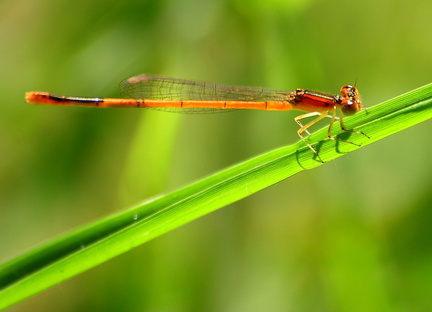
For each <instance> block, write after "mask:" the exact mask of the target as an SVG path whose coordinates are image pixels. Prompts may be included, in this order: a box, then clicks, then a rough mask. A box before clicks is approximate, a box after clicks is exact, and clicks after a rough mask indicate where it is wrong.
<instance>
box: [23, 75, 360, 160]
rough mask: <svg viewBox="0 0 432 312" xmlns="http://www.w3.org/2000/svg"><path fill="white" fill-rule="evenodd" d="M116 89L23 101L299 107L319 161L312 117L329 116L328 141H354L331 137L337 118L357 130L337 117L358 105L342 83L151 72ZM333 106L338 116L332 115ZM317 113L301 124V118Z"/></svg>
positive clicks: (193, 108)
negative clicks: (248, 81)
mask: <svg viewBox="0 0 432 312" xmlns="http://www.w3.org/2000/svg"><path fill="white" fill-rule="evenodd" d="M120 90H121V93H122V95H123V96H124V97H125V98H121V99H120V98H89V97H76V96H63V95H54V94H51V93H48V92H27V93H26V101H27V102H28V103H31V104H53V105H73V106H88V107H148V108H156V109H160V110H166V111H176V112H189V113H199V112H208V111H221V110H229V109H259V110H271V111H288V110H300V111H304V112H307V113H306V114H303V115H300V116H297V117H295V121H296V122H297V124H298V125H299V126H300V129H299V130H298V131H297V134H298V135H299V137H300V138H301V139H302V140H303V141H304V142H305V143H306V144H307V146H308V147H309V148H310V149H311V150H312V151H313V152H314V153H315V154H316V155H317V157H318V158H319V159H320V161H321V162H322V160H321V157H320V156H319V154H318V152H317V150H316V149H315V148H314V147H313V146H312V145H311V144H310V143H309V142H308V141H307V140H306V138H305V137H304V136H303V133H304V132H306V133H307V134H308V135H310V132H309V131H308V129H309V128H310V127H311V126H312V125H314V124H316V123H317V122H318V121H320V120H322V119H324V118H326V117H329V118H331V121H330V125H329V127H328V131H327V137H328V138H329V139H332V140H336V141H341V142H345V143H350V144H354V145H357V144H355V143H352V142H349V141H345V140H342V139H339V138H336V137H332V136H331V131H332V127H333V124H334V122H335V121H336V120H339V121H340V126H341V129H342V130H343V131H345V132H350V133H358V134H362V135H364V136H366V137H368V136H367V135H366V134H364V133H363V132H360V131H354V130H348V129H346V128H345V125H344V123H343V118H344V116H345V115H353V114H355V113H356V112H358V111H360V110H361V109H362V104H361V101H360V98H359V94H358V91H357V88H356V87H354V86H351V85H346V86H343V87H342V88H341V91H340V92H341V95H330V94H326V93H321V92H316V91H310V90H304V89H297V90H295V91H291V92H290V91H283V90H276V89H267V88H259V87H243V86H229V85H223V84H216V83H209V82H199V81H192V80H184V79H176V78H169V77H162V76H155V75H147V74H142V75H137V76H133V77H131V78H129V79H126V80H124V81H123V82H121V84H120ZM337 110H339V111H340V112H339V116H337ZM313 116H317V118H315V119H313V120H312V121H310V122H309V123H306V124H305V125H303V123H302V122H301V120H302V119H304V118H307V117H313Z"/></svg>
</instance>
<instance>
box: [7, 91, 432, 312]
mask: <svg viewBox="0 0 432 312" xmlns="http://www.w3.org/2000/svg"><path fill="white" fill-rule="evenodd" d="M431 116H432V84H430V85H427V86H424V87H421V88H419V89H416V90H413V91H411V92H409V93H406V94H403V95H401V96H399V97H396V98H394V99H391V100H388V101H386V102H384V103H382V104H380V105H376V106H374V107H371V108H368V109H366V110H363V111H361V112H359V113H357V114H356V115H355V116H352V117H349V118H347V119H346V126H347V128H349V129H352V128H355V130H360V131H363V132H364V133H366V134H367V135H368V136H370V139H368V138H366V137H364V136H363V135H358V134H348V133H340V131H339V130H337V129H338V128H339V127H338V126H336V127H335V129H334V132H335V133H334V134H335V135H338V137H339V138H341V139H345V140H349V141H351V142H353V143H356V144H361V145H362V147H364V146H366V145H368V144H371V143H373V142H375V141H378V140H380V139H382V138H384V137H387V136H389V135H391V134H393V133H395V132H398V131H401V130H403V129H406V128H408V127H411V126H413V125H415V124H418V123H420V122H422V121H425V120H427V119H429V118H431ZM338 131H339V132H338ZM326 132H327V130H326V129H322V130H320V131H318V132H317V133H315V134H313V135H312V136H311V137H310V138H309V141H310V142H319V143H315V144H314V146H315V147H316V148H317V149H318V151H319V153H320V156H321V158H322V159H323V160H325V161H329V160H332V159H334V158H337V157H340V156H342V155H344V154H345V153H347V152H350V151H352V150H355V149H358V148H359V147H358V146H355V145H352V144H346V143H341V142H337V141H332V140H326ZM320 165H322V163H320V162H319V161H317V159H316V156H315V155H314V153H313V152H312V151H311V150H310V149H309V148H307V147H306V146H305V144H304V143H303V142H301V141H300V142H298V143H296V144H294V145H291V146H287V147H283V148H279V149H276V150H274V151H271V152H268V153H265V154H263V155H260V156H258V157H256V158H253V159H250V160H248V161H245V162H243V163H240V164H238V165H235V166H233V167H231V168H228V169H226V170H223V171H221V172H219V173H216V174H214V175H212V176H210V177H207V178H205V179H203V180H201V181H198V182H196V183H194V184H191V185H189V186H187V187H184V188H182V189H179V190H177V191H174V192H172V193H169V194H166V195H164V196H161V197H159V198H156V199H152V200H150V201H148V202H145V203H143V204H141V205H139V206H137V207H134V208H132V209H129V210H126V211H125V212H122V213H119V214H117V215H114V216H112V217H109V218H106V219H103V220H101V221H99V222H96V223H94V224H91V225H89V226H87V227H84V228H82V229H80V230H78V231H75V232H73V233H71V234H69V235H66V236H64V237H61V238H59V239H57V240H55V241H53V242H51V243H49V244H46V245H44V246H41V247H39V248H37V249H35V250H33V251H31V252H29V253H27V254H24V255H22V256H21V257H18V258H16V259H14V260H12V261H10V262H8V263H5V264H3V265H1V266H0V309H4V308H6V307H9V306H11V305H13V304H14V303H17V302H19V301H22V300H23V299H25V298H27V297H29V296H32V295H34V294H36V293H38V292H40V291H42V290H44V289H47V288H49V287H51V286H53V285H55V284H57V283H59V282H61V281H63V280H66V279H69V278H71V277H73V276H75V275H77V274H79V273H82V272H84V271H86V270H88V269H90V268H92V267H95V266H96V265H98V264H101V263H103V262H105V261H107V260H109V259H111V258H113V257H115V256H117V255H119V254H122V253H124V252H126V251H128V250H130V249H132V248H134V247H136V246H139V245H141V244H142V243H144V242H146V241H149V240H151V239H153V238H155V237H157V236H160V235H162V234H164V233H166V232H169V231H170V230H172V229H175V228H177V227H179V226H181V225H183V224H185V223H188V222H190V221H192V220H194V219H197V218H199V217H201V216H203V215H206V214H208V213H210V212H212V211H214V210H216V209H219V208H222V207H224V206H226V205H229V204H231V203H233V202H235V201H238V200H240V199H242V198H244V197H247V196H249V195H251V194H253V193H255V192H258V191H260V190H262V189H264V188H266V187H268V186H271V185H273V184H275V183H277V182H280V181H282V180H283V179H286V178H288V177H290V176H292V175H294V174H296V173H297V172H300V171H302V170H305V169H311V168H314V167H317V166H320Z"/></svg>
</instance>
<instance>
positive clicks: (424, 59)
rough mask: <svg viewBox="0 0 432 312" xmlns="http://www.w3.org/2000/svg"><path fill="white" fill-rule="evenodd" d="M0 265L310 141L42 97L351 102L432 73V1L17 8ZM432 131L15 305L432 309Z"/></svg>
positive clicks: (7, 61) (284, 130)
mask: <svg viewBox="0 0 432 312" xmlns="http://www.w3.org/2000/svg"><path fill="white" fill-rule="evenodd" d="M0 10H1V12H2V14H1V16H2V17H1V19H0V38H1V44H0V69H1V78H0V79H1V84H0V91H1V93H0V94H1V97H0V103H1V106H0V107H1V113H0V186H1V191H0V229H1V231H0V262H4V261H7V260H8V259H11V258H13V257H15V256H17V255H19V254H20V253H22V252H25V251H26V250H29V249H32V248H34V247H35V246H38V245H40V244H42V243H44V242H47V241H49V240H51V239H53V238H55V237H57V236H59V235H61V234H64V233H67V232H68V231H70V230H72V229H75V228H79V227H81V226H83V225H85V224H88V223H90V222H92V221H95V220H98V219H100V218H103V217H105V216H108V215H110V214H113V213H115V212H119V211H121V210H123V209H125V208H127V207H130V206H132V205H134V204H137V203H139V202H141V201H143V200H145V199H147V198H150V197H153V196H157V195H160V194H163V193H166V192H169V191H171V190H174V189H176V188H179V187H182V186H184V185H187V184H189V183H191V182H193V181H196V180H197V179H200V178H203V177H205V176H207V175H209V174H211V173H213V172H215V171H217V170H221V169H223V168H225V167H227V166H230V165H232V164H234V163H238V162H241V161H243V160H245V159H248V158H250V157H253V156H256V155H258V154H261V153H264V152H266V151H269V150H271V149H274V148H277V147H280V146H283V145H287V144H291V143H294V142H296V141H297V140H298V138H297V135H296V133H295V131H296V129H297V125H296V124H295V122H294V120H293V118H294V116H296V113H295V112H287V113H277V112H252V111H245V112H233V113H230V114H206V115H199V116H196V115H181V114H169V113H163V112H158V111H148V110H139V109H106V110H103V109H89V108H78V107H77V108H75V107H48V106H32V105H29V104H26V103H25V102H24V93H25V91H50V92H53V93H57V94H65V95H77V96H100V97H114V96H118V95H119V92H118V88H117V85H118V83H119V82H120V81H121V80H122V79H124V78H127V77H129V76H132V75H135V74H139V73H152V74H159V75H166V76H174V77H179V78H186V79H196V80H204V81H213V82H221V83H227V84H237V85H252V86H263V87H271V88H278V89H287V90H293V89H295V88H309V89H316V90H320V91H325V92H330V93H337V92H338V91H339V88H340V86H342V85H344V84H348V83H351V84H354V83H356V85H357V86H358V87H359V89H360V92H361V95H362V99H363V101H364V103H365V106H366V107H368V106H372V105H375V104H377V103H379V102H380V101H383V100H385V99H388V98H390V97H393V96H396V95H399V94H401V93H404V92H406V91H409V90H411V89H413V88H416V87H419V86H422V85H424V84H427V83H430V82H431V81H432V76H431V69H432V62H431V55H432V40H431V29H432V19H431V18H430V15H431V13H432V2H430V1H426V0H419V1H390V0H373V1H371V0H366V1H356V2H354V1H323V0H285V1H283V0H152V1H150V0H147V1H146V0H141V1H138V0H135V1H134V0H124V1H118V0H116V1H111V0H108V1H95V0H73V1H72V0H63V1H55V0H33V1H30V0H22V1H13V0H3V1H1V2H0ZM431 126H432V125H431V123H430V122H428V123H424V124H421V125H419V126H417V127H415V128H413V129H409V130H408V131H404V132H403V133H400V134H397V135H394V136H392V137H390V138H388V139H386V140H383V141H381V142H378V143H377V144H374V145H372V146H369V147H366V148H364V149H361V150H359V151H357V152H355V153H351V154H349V155H347V156H346V157H342V158H340V159H337V160H336V161H334V162H331V163H327V164H325V165H324V166H321V167H319V168H317V169H314V170H311V171H307V172H302V173H301V174H298V175H296V176H294V177H292V178H290V179H288V180H286V181H284V182H282V183H279V184H278V185H276V186H273V187H271V188H269V189H267V190H264V191H262V192H260V193H258V194H255V195H253V196H251V197H249V198H247V199H245V200H242V201H240V202H238V203H236V204H233V205H231V206H230V207H227V208H226V209H222V210H220V211H218V212H216V213H213V214H211V215H208V216H206V217H204V218H201V219H199V220H197V221H195V222H193V223H191V224H188V225H186V226H184V227H182V228H179V229H177V230H175V231H173V232H171V233H169V234H167V235H164V236H162V237H160V238H158V239H156V240H154V241H152V242H150V243H147V244H145V245H143V246H141V247H139V248H136V249H135V250H133V251H131V252H129V253H127V254H125V255H123V256H120V257H118V258H115V259H113V260H111V261H109V262H108V263H105V264H103V265H101V266H99V267H97V268H95V269H93V270H90V271H88V272H86V273H84V274H82V275H80V276H78V277H75V278H73V279H71V280H69V281H66V282H64V283H62V284H60V285H57V286H55V287H53V288H51V289H49V290H47V291H45V292H43V293H41V294H39V295H37V296H35V297H32V298H30V299H28V300H26V301H25V302H22V303H20V304H18V305H16V306H15V307H13V308H11V309H10V311H155V312H156V311H163V312H171V311H176V312H177V311H248V312H253V311H431V310H432V300H431V294H432V244H431V238H432V229H431V227H430V223H431V222H430V221H431V220H432V210H431V207H432V192H431V182H432V178H431V171H432V165H431V164H430V155H431V153H432V146H431V145H430V144H428V142H429V141H430V136H429V134H430V130H431Z"/></svg>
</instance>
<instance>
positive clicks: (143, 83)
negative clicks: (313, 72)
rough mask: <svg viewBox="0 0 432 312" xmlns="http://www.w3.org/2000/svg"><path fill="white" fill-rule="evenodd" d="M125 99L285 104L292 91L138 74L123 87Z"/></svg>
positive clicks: (127, 80)
mask: <svg viewBox="0 0 432 312" xmlns="http://www.w3.org/2000/svg"><path fill="white" fill-rule="evenodd" d="M120 91H121V93H122V95H123V96H124V97H130V98H134V99H154V100H203V101H212V100H213V101H283V100H286V99H287V96H288V95H289V93H290V92H287V91H282V90H274V89H266V88H259V87H241V86H229V85H223V84H217V83H211V82H201V81H193V80H185V79H176V78H169V77H162V76H154V75H146V74H142V75H137V76H133V77H131V78H129V79H126V80H124V81H123V82H121V84H120Z"/></svg>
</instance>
